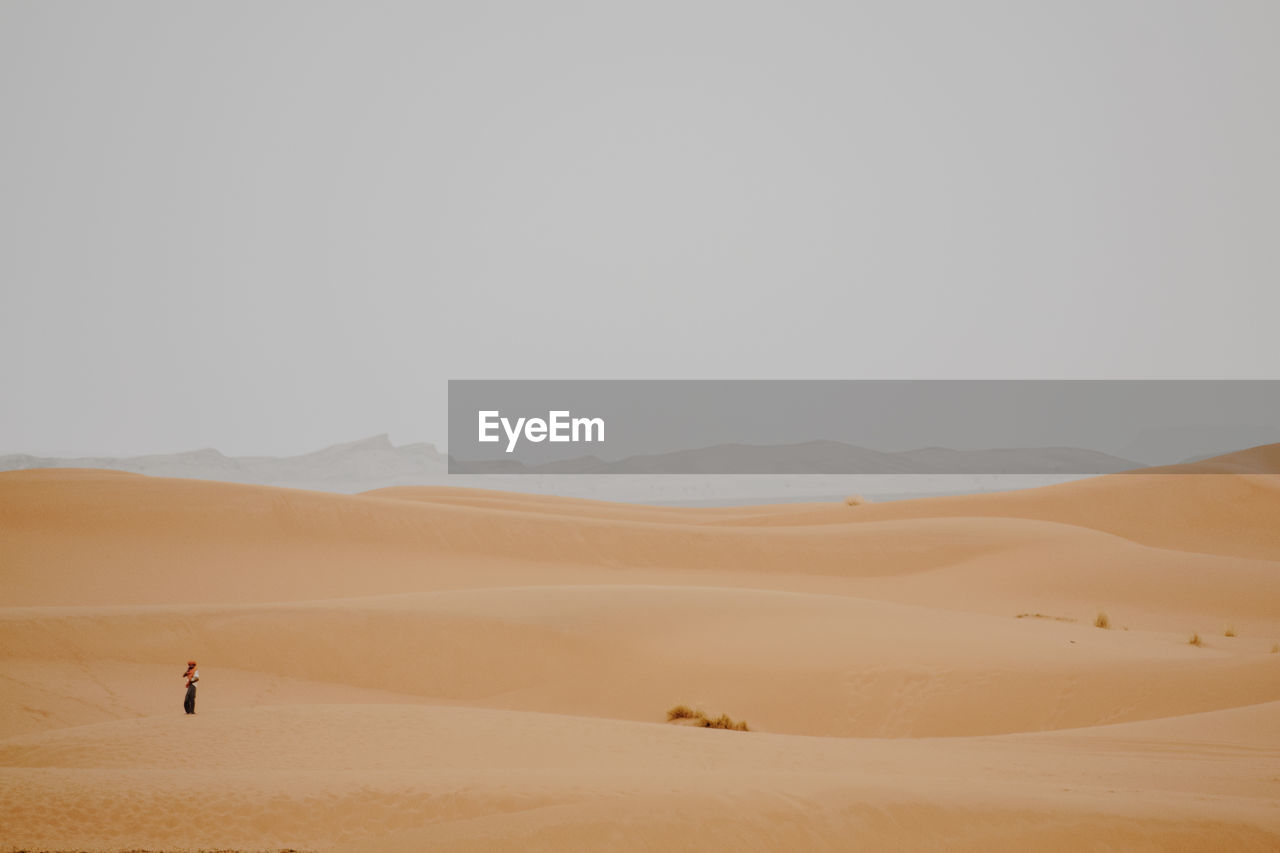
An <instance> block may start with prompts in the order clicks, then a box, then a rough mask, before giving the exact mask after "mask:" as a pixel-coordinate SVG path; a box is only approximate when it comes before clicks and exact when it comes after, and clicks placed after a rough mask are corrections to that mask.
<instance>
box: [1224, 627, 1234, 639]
mask: <svg viewBox="0 0 1280 853" xmlns="http://www.w3.org/2000/svg"><path fill="white" fill-rule="evenodd" d="M1235 635H1236V626H1235V625H1228V626H1227V627H1226V628H1225V629H1224V630H1223V632H1222V636H1224V637H1234V636H1235Z"/></svg>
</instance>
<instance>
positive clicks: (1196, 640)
mask: <svg viewBox="0 0 1280 853" xmlns="http://www.w3.org/2000/svg"><path fill="white" fill-rule="evenodd" d="M1187 645H1189V646H1203V645H1204V640H1201V639H1200V633H1199V632H1198V631H1192V632H1191V639H1190V640H1187Z"/></svg>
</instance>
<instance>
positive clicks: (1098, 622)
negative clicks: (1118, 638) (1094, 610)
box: [1093, 610, 1111, 629]
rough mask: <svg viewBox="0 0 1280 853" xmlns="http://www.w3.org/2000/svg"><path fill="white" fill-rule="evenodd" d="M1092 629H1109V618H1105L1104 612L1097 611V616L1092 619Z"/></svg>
mask: <svg viewBox="0 0 1280 853" xmlns="http://www.w3.org/2000/svg"><path fill="white" fill-rule="evenodd" d="M1093 627H1095V628H1104V629H1105V628H1110V627H1111V618H1110V617H1109V616H1107V614H1106V613H1105V612H1104V611H1102V610H1099V611H1098V615H1097V616H1095V617H1094V619H1093Z"/></svg>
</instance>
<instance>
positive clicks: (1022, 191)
mask: <svg viewBox="0 0 1280 853" xmlns="http://www.w3.org/2000/svg"><path fill="white" fill-rule="evenodd" d="M1277 44H1280V3H1276V2H1273V0H1259V1H1258V2H1171V0H1154V2H1122V0H1107V2H1060V3H1027V2H1019V0H1010V2H998V3H996V2H964V3H957V2H932V3H911V2H880V3H855V2H832V3H804V2H785V3H783V2H778V3H768V4H763V3H750V2H741V1H740V0H739V2H727V3H714V4H712V3H697V2H689V1H688V0H684V2H678V3H670V4H666V3H656V2H645V3H630V4H615V3H572V4H569V3H551V2H538V3H522V2H511V3H484V2H475V1H474V0H468V2H457V3H450V4H432V3H403V4H400V3H396V4H391V3H376V2H358V3H357V2H351V3H347V4H342V5H337V4H329V3H318V2H313V0H307V2H296V3H284V2H272V3H227V2H217V3H174V2H154V3H127V2H113V3H92V2H85V3H61V2H48V0H39V2H30V3H25V2H24V3H19V2H12V0H3V2H0V117H2V120H3V126H2V128H0V130H2V132H0V288H3V290H2V294H3V300H2V302H0V389H2V390H3V397H2V400H3V402H2V403H0V453H3V452H11V451H12V452H16V451H25V452H40V453H112V454H122V453H141V452H153V451H173V450H184V449H190V448H196V447H203V446H214V447H217V448H219V449H221V450H223V451H224V452H227V453H237V454H239V453H293V452H299V451H305V450H309V449H313V448H316V447H319V446H322V445H326V444H330V443H333V442H338V441H344V440H349V439H353V438H358V437H362V436H365V435H370V434H374V433H379V432H390V433H391V436H392V438H393V440H395V441H397V442H404V441H416V440H435V441H443V436H444V433H445V416H444V415H445V412H444V403H445V380H446V379H448V378H451V377H452V378H505V377H509V378H607V377H622V378H685V377H688V378H790V377H796V378H801V377H803V378H923V377H928V378H958V377H973V378H978V377H981V378H1037V377H1043V378H1105V377H1116V378H1276V377H1280V343H1278V341H1280V335H1278V334H1277V332H1276V329H1275V326H1276V319H1277V318H1278V317H1280V238H1278V237H1277V235H1278V234H1280V158H1278V157H1277V156H1276V152H1277V151H1280V51H1277V49H1276V46H1277Z"/></svg>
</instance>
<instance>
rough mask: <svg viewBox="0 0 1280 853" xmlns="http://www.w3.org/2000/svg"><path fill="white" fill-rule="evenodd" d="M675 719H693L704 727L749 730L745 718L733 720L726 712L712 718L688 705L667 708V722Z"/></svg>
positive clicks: (738, 730) (739, 730)
mask: <svg viewBox="0 0 1280 853" xmlns="http://www.w3.org/2000/svg"><path fill="white" fill-rule="evenodd" d="M675 720H693V721H694V723H695V724H697V725H699V726H701V727H702V728H704V729H729V730H730V731H735V732H748V731H751V730H750V729H749V728H747V721H746V720H738V721H736V722H735V721H734V720H733V718H732V717H730V716H729V715H728V714H721V715H720V716H718V717H716V718H715V719H712V718H710V717H708V716H707V715H706V713H704V712H703V711H700V710H696V709H694V708H690V707H689V706H688V705H676V706H675V707H674V708H670V709H668V710H667V722H669V723H670V722H673V721H675Z"/></svg>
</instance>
